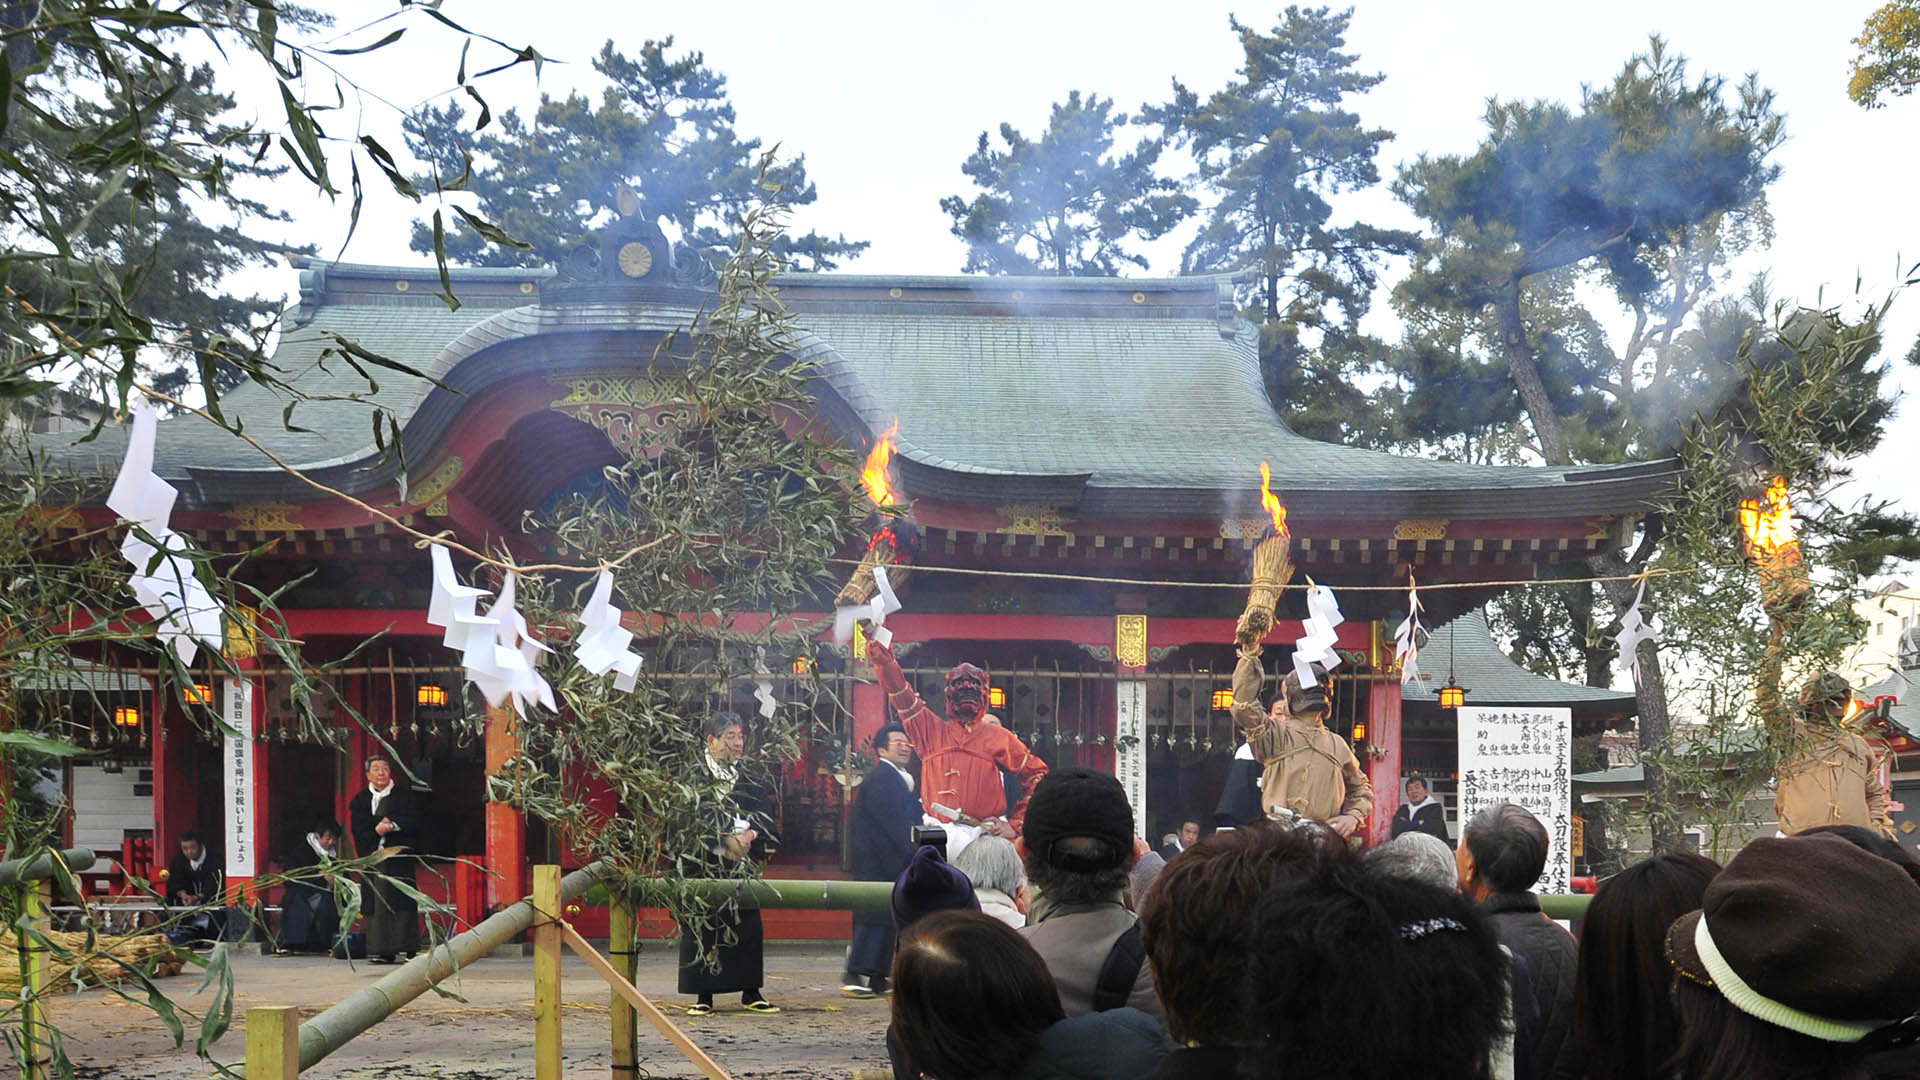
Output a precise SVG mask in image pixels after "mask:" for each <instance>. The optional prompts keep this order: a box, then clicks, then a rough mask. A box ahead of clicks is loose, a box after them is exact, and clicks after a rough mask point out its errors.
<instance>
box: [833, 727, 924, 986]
mask: <svg viewBox="0 0 1920 1080" xmlns="http://www.w3.org/2000/svg"><path fill="white" fill-rule="evenodd" d="M873 752H874V756H876V757H878V758H879V759H880V764H878V765H876V766H874V768H873V771H872V772H870V773H868V774H867V777H866V779H865V780H862V781H861V782H860V786H859V787H858V788H855V789H854V793H853V816H852V818H851V819H849V821H848V822H847V838H848V847H849V848H851V849H852V853H853V876H854V878H855V879H856V880H859V881H893V880H895V879H896V878H898V877H899V876H900V874H901V872H902V871H904V870H905V869H906V868H907V863H908V862H909V861H911V860H912V858H913V841H912V838H911V836H910V834H909V830H911V829H912V828H913V827H914V826H915V825H918V824H920V820H921V817H920V799H919V797H918V796H916V795H915V794H914V793H913V774H912V773H910V772H908V771H907V763H908V762H909V761H911V760H913V740H912V739H911V738H909V737H908V736H907V729H906V728H903V727H901V726H900V725H899V724H888V725H886V726H885V727H883V728H881V729H880V730H879V731H878V732H877V733H875V735H874V736H873ZM891 970H893V915H892V913H891V912H886V911H856V912H854V913H853V944H852V945H851V946H850V947H848V949H847V971H846V974H845V975H844V976H843V977H842V978H841V980H840V992H841V993H842V994H845V995H847V996H848V997H857V998H870V997H873V996H874V995H876V994H884V993H886V992H887V973H888V972H889V971H891Z"/></svg>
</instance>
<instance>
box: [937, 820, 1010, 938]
mask: <svg viewBox="0 0 1920 1080" xmlns="http://www.w3.org/2000/svg"><path fill="white" fill-rule="evenodd" d="M953 867H954V869H956V870H958V871H960V872H961V873H963V874H965V875H967V880H968V881H971V882H973V893H974V895H975V896H977V897H979V898H980V910H981V911H984V912H986V913H987V914H989V915H991V916H993V917H994V918H996V919H999V920H1000V921H1001V922H1003V923H1006V924H1007V925H1008V926H1011V927H1013V928H1014V929H1015V930H1018V929H1020V928H1021V927H1023V926H1025V925H1027V872H1026V869H1025V868H1024V867H1022V866H1021V865H1020V853H1019V852H1017V851H1015V850H1014V849H1013V842H1012V841H1011V840H1007V839H1004V838H1002V837H998V836H982V837H980V838H979V839H977V840H975V841H974V842H973V843H971V844H968V845H967V846H966V847H964V848H961V849H960V853H959V854H958V855H955V856H954V857H953Z"/></svg>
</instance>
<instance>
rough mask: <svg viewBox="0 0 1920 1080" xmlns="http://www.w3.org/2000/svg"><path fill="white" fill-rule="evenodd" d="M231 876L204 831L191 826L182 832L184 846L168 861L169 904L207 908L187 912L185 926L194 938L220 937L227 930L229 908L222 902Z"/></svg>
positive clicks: (213, 939)
mask: <svg viewBox="0 0 1920 1080" xmlns="http://www.w3.org/2000/svg"><path fill="white" fill-rule="evenodd" d="M226 883H227V876H226V874H225V873H223V872H222V871H221V868H220V860H219V859H218V858H215V857H214V854H213V853H212V852H211V851H208V850H207V845H206V844H204V843H202V842H201V840H200V834H199V833H197V832H194V831H192V830H191V829H189V830H188V831H186V832H183V833H181V834H180V850H179V851H178V852H176V853H175V854H174V856H173V858H172V859H171V860H170V861H168V863H167V906H168V907H180V908H205V909H206V910H203V911H196V912H194V913H193V914H191V915H188V916H186V921H185V923H184V927H183V928H184V929H185V930H186V931H188V935H187V936H188V938H189V939H190V940H196V941H199V940H204V941H218V940H220V939H221V938H222V937H224V936H225V934H226V929H227V909H226V908H225V907H220V906H216V905H219V904H220V902H221V900H222V898H223V896H222V894H223V892H224V890H225V888H226Z"/></svg>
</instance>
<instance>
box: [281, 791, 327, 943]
mask: <svg viewBox="0 0 1920 1080" xmlns="http://www.w3.org/2000/svg"><path fill="white" fill-rule="evenodd" d="M339 858H340V823H339V822H337V821H327V822H322V823H321V825H320V827H319V828H317V829H315V830H314V831H312V832H310V833H308V834H307V835H306V837H305V838H304V839H303V840H302V841H301V843H300V846H299V847H297V848H295V849H294V850H293V851H291V852H289V853H288V854H287V855H285V856H284V857H282V858H281V859H280V871H281V873H283V874H285V875H287V878H288V880H287V884H286V886H285V887H284V888H282V889H281V890H280V949H279V952H280V953H281V954H282V955H285V954H289V953H296V952H319V953H324V952H331V951H332V949H333V941H334V937H335V936H336V935H337V934H338V933H339V931H340V909H339V907H338V906H337V905H336V904H335V903H334V899H333V875H332V874H328V873H325V868H326V867H327V866H329V865H330V864H332V863H333V862H334V861H335V860H337V859H339Z"/></svg>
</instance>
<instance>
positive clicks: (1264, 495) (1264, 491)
mask: <svg viewBox="0 0 1920 1080" xmlns="http://www.w3.org/2000/svg"><path fill="white" fill-rule="evenodd" d="M1272 483H1273V470H1271V469H1269V468H1267V463H1266V462H1264V461H1263V462H1261V463H1260V505H1261V506H1262V507H1264V508H1265V509H1266V511H1267V514H1268V516H1270V517H1272V518H1273V533H1274V535H1275V536H1288V535H1290V534H1289V533H1288V532H1287V508H1286V507H1284V506H1282V505H1280V497H1279V496H1278V495H1275V494H1274V493H1273V488H1272V486H1271V485H1272Z"/></svg>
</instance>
